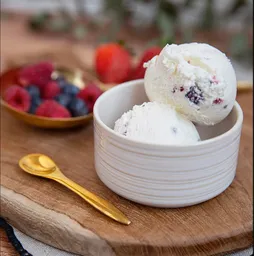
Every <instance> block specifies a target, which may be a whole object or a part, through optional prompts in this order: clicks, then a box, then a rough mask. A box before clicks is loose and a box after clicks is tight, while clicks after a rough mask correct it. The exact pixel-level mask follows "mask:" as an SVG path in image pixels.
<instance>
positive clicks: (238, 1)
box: [228, 0, 248, 15]
mask: <svg viewBox="0 0 254 256" xmlns="http://www.w3.org/2000/svg"><path fill="white" fill-rule="evenodd" d="M246 4H248V0H235V1H234V3H233V5H232V7H231V8H230V10H229V12H228V15H231V14H234V13H236V12H237V11H238V10H239V9H240V8H241V7H243V6H245V5H246Z"/></svg>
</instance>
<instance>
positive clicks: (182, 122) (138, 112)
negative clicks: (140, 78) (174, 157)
mask: <svg viewBox="0 0 254 256" xmlns="http://www.w3.org/2000/svg"><path fill="white" fill-rule="evenodd" d="M114 130H115V132H117V133H119V134H122V135H124V136H126V137H128V138H131V139H134V140H137V141H141V142H146V143H156V144H167V145H170V144H174V145H177V144H178V145H179V144H184V145H187V144H193V143H195V142H197V141H199V140H200V137H199V134H198V132H197V130H196V127H195V126H194V124H193V123H192V122H190V121H189V120H187V119H186V118H185V117H184V116H183V115H181V114H179V113H177V112H176V111H175V109H174V108H173V107H171V106H170V105H168V104H161V103H157V102H147V103H143V104H142V105H136V106H134V107H133V109H132V110H129V111H128V112H126V113H124V114H123V115H122V116H121V117H120V118H119V119H118V120H117V121H116V122H115V127H114Z"/></svg>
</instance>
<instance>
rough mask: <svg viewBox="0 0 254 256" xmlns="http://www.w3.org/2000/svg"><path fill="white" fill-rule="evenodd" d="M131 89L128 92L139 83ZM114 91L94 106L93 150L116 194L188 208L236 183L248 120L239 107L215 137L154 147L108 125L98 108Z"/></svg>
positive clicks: (100, 171) (97, 165)
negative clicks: (242, 139)
mask: <svg viewBox="0 0 254 256" xmlns="http://www.w3.org/2000/svg"><path fill="white" fill-rule="evenodd" d="M126 84H127V85H126ZM126 84H124V86H123V88H122V89H123V91H124V88H125V89H126V88H127V87H130V88H131V87H135V86H136V84H140V80H138V82H135V81H133V82H129V83H126ZM139 86H140V85H139ZM119 87H121V85H119ZM111 90H114V89H111ZM111 90H110V91H111ZM117 90H118V91H119V93H121V89H119V88H118V89H117ZM110 91H109V92H106V93H109V94H108V95H103V97H104V99H102V100H101V99H99V100H98V102H97V103H96V105H95V111H94V112H95V115H94V149H95V169H96V172H97V174H98V176H99V178H100V179H101V180H102V182H103V183H104V184H105V185H106V186H107V187H109V188H110V189H111V190H112V191H114V192H115V193H117V194H119V195H121V196H123V197H125V198H127V199H129V200H132V201H134V202H138V203H141V204H145V205H150V206H155V207H183V206H190V205H194V204H197V203H200V202H204V201H206V200H209V199H211V198H213V197H215V196H217V195H219V194H220V193H221V192H223V191H224V190H225V189H226V188H227V187H228V186H229V185H230V184H231V183H232V181H233V179H234V177H235V173H236V166H237V158H238V150H239V142H240V135H241V126H242V119H243V116H242V111H241V108H240V106H239V105H238V104H237V103H236V104H235V106H234V109H233V110H232V111H233V112H234V113H235V116H236V119H237V120H235V121H234V123H233V124H232V125H231V129H230V130H228V131H226V132H225V133H223V134H221V135H219V136H217V137H215V138H211V139H208V140H206V141H202V142H200V143H198V144H195V145H189V146H167V145H152V144H146V143H139V142H135V141H132V140H129V139H126V138H125V137H124V136H119V135H117V134H116V133H114V132H113V131H112V129H110V128H109V127H106V125H105V124H103V122H102V120H101V119H100V111H101V110H100V111H99V110H98V109H102V108H100V104H105V103H106V102H107V100H108V101H110V100H114V99H111V94H112V93H110ZM106 93H105V94H106ZM115 95H117V93H113V94H112V97H115ZM137 103H138V104H139V103H140V102H137ZM103 107H104V106H103ZM96 108H97V110H96ZM105 111H106V110H105ZM107 111H108V113H112V111H113V110H112V109H107Z"/></svg>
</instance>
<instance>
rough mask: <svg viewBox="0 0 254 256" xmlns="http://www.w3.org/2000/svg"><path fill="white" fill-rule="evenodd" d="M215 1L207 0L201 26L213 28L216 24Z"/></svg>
mask: <svg viewBox="0 0 254 256" xmlns="http://www.w3.org/2000/svg"><path fill="white" fill-rule="evenodd" d="M213 7H214V1H213V0H206V7H205V10H204V14H203V20H202V22H201V27H202V28H203V29H211V28H213V26H214V22H215V17H214V9H213Z"/></svg>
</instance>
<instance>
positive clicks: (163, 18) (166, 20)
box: [158, 11, 175, 38]
mask: <svg viewBox="0 0 254 256" xmlns="http://www.w3.org/2000/svg"><path fill="white" fill-rule="evenodd" d="M158 27H159V30H160V32H161V34H162V36H163V37H164V38H165V37H167V38H171V37H174V34H175V31H174V25H173V19H172V18H171V17H170V16H169V15H167V13H165V12H164V11H161V12H160V13H159V16H158Z"/></svg>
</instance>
